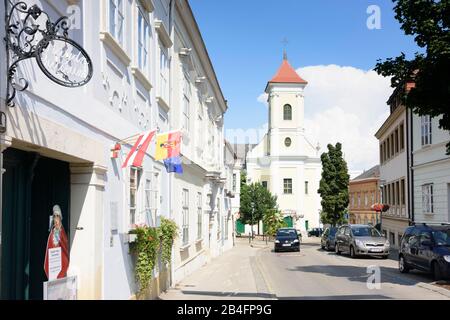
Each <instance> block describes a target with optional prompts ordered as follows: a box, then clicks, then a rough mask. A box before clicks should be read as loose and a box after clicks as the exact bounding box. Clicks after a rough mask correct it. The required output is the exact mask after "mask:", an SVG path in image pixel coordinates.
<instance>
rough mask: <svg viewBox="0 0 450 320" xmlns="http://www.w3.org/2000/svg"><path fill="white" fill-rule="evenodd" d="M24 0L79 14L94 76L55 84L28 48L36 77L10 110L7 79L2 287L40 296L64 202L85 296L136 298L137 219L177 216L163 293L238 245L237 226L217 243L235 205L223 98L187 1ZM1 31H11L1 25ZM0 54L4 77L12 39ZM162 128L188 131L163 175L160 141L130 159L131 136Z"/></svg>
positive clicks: (22, 68)
mask: <svg viewBox="0 0 450 320" xmlns="http://www.w3.org/2000/svg"><path fill="white" fill-rule="evenodd" d="M26 3H27V4H28V5H29V7H31V5H33V4H38V5H39V6H40V7H41V8H42V9H43V10H44V11H45V12H47V13H48V14H49V16H50V18H51V19H52V21H53V22H54V21H56V20H57V19H58V18H59V17H60V16H63V15H70V16H71V17H72V18H73V19H75V20H74V21H73V22H75V23H74V24H73V28H71V29H70V30H69V38H71V39H73V40H75V41H76V42H77V43H79V44H80V45H81V46H82V47H83V48H84V49H85V50H86V52H87V53H88V54H89V56H90V58H91V60H92V65H93V69H94V72H93V77H92V79H91V81H90V82H89V83H88V84H86V85H85V86H83V87H79V88H66V87H62V86H59V85H57V84H55V83H53V82H51V81H50V80H49V79H48V78H47V77H46V76H45V75H44V74H43V73H42V72H41V70H40V69H39V68H38V67H37V65H36V63H35V61H34V60H32V59H29V60H25V61H23V62H21V63H20V64H19V66H18V75H19V76H20V77H24V78H26V79H27V80H28V81H29V84H30V85H29V88H28V89H27V90H25V91H23V92H18V93H17V96H16V98H15V103H16V106H15V107H13V108H11V107H7V106H6V105H5V99H4V97H5V96H6V84H5V82H4V81H2V82H1V88H0V96H1V100H0V109H1V110H0V111H2V112H5V114H6V120H7V128H6V132H5V133H4V134H2V135H1V140H0V142H1V152H2V153H1V160H2V161H1V163H0V165H1V168H2V174H1V179H2V181H1V185H2V197H0V198H1V206H2V214H1V219H0V230H1V242H0V243H1V246H0V250H1V251H0V266H1V273H0V274H1V277H0V288H1V296H2V298H5V299H42V283H43V281H46V279H45V278H44V277H45V275H43V271H42V269H43V257H44V255H45V243H46V241H47V236H48V221H49V216H50V215H51V214H52V212H51V209H52V207H53V205H54V204H59V205H60V206H61V209H62V211H63V223H64V227H65V229H66V231H67V233H68V237H69V242H70V244H69V247H70V268H69V272H68V275H74V276H77V281H78V298H80V299H130V298H134V297H135V294H136V292H137V289H138V288H137V283H136V280H135V274H134V258H133V256H132V255H131V254H130V252H129V236H128V232H129V231H130V230H131V229H132V228H133V225H135V224H140V223H145V224H148V225H150V226H158V225H159V222H160V218H161V217H167V218H170V219H173V220H175V221H176V222H177V224H178V225H179V227H180V235H179V237H178V238H177V240H176V243H175V245H174V250H173V259H172V263H171V268H170V270H167V268H166V267H165V266H163V265H161V263H159V264H158V266H157V268H156V270H155V272H154V276H155V281H154V282H153V288H152V289H153V290H152V293H153V294H158V293H159V292H160V291H161V290H164V289H166V288H167V287H168V286H170V285H174V284H175V283H176V282H178V281H180V280H181V279H183V278H184V277H185V276H186V275H187V274H189V273H190V272H192V271H193V270H195V269H196V268H198V267H200V266H201V265H202V264H204V263H206V262H207V261H208V260H209V259H210V258H211V257H213V256H215V255H218V254H220V253H221V252H223V251H224V250H225V249H228V248H230V245H229V244H230V243H232V239H231V238H230V237H228V239H224V240H223V241H221V242H220V243H219V241H217V235H216V232H218V231H220V230H222V229H221V227H220V221H221V218H222V217H224V216H226V211H225V207H224V206H222V204H223V203H224V202H225V198H226V194H225V191H224V185H225V184H226V183H227V181H226V179H225V176H226V173H225V164H224V155H223V149H224V145H223V114H224V113H225V111H226V109H227V107H226V102H225V100H224V98H223V95H222V92H221V89H220V86H219V83H218V81H217V78H216V76H215V73H214V69H213V66H212V63H211V61H210V59H209V58H208V54H207V51H206V48H205V45H204V43H203V40H202V38H201V35H200V31H199V29H198V26H197V25H196V23H195V19H194V17H193V14H192V11H191V9H190V7H189V4H188V2H187V1H185V0H176V1H170V0H130V1H124V0H110V1H107V0H100V1H81V0H79V1H77V0H74V1H52V0H41V1H32V0H29V1H26ZM3 5H4V4H3V2H2V3H1V4H0V6H2V10H1V11H2V12H4V8H3ZM72 14H73V15H72ZM0 32H1V34H0V36H1V38H2V39H3V37H4V36H5V35H4V34H3V33H4V29H3V28H1V30H0ZM0 61H2V63H1V72H0V74H1V75H2V76H3V75H6V70H7V66H6V64H5V63H4V62H5V61H6V51H5V47H4V44H2V46H1V50H0ZM153 128H155V129H156V128H157V129H158V130H159V132H161V133H163V132H167V131H170V130H179V129H181V130H182V132H183V145H182V148H181V152H182V156H183V166H184V174H183V175H176V176H175V175H174V174H173V173H171V174H169V173H167V172H166V169H165V167H164V165H163V163H162V162H160V161H155V160H154V158H153V155H154V153H155V145H154V143H152V144H151V146H150V147H149V150H148V152H147V154H146V156H145V157H144V160H143V164H142V166H141V167H131V168H130V167H128V168H125V169H122V163H123V161H124V159H125V156H126V155H127V153H128V152H129V151H130V148H131V147H132V145H133V143H134V141H135V140H136V138H134V140H133V138H132V137H136V135H137V134H139V133H142V132H144V131H147V130H150V129H153ZM205 132H208V135H206V134H205ZM201 133H203V135H202V134H201ZM129 137H131V138H130V139H126V138H129ZM200 138H204V140H202V139H200ZM118 142H120V143H121V144H122V149H121V151H120V152H119V155H118V157H117V158H115V157H112V152H111V149H112V148H113V146H114V145H115V144H116V143H118ZM182 195H183V197H182ZM183 199H185V200H183ZM31 208H33V210H31ZM218 217H219V218H218ZM186 230H187V234H188V235H187V241H185V239H186V238H185V234H186ZM228 230H232V228H229V229H228ZM183 232H184V233H183Z"/></svg>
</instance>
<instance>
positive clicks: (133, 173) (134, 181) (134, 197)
mask: <svg viewBox="0 0 450 320" xmlns="http://www.w3.org/2000/svg"><path fill="white" fill-rule="evenodd" d="M141 175H142V170H141V169H140V168H135V167H131V168H130V185H129V191H130V206H129V207H130V211H129V212H130V226H132V225H134V224H136V222H137V220H136V218H137V217H136V214H137V212H138V211H137V210H138V208H137V203H138V191H139V184H140V180H141Z"/></svg>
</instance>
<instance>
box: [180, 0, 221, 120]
mask: <svg viewBox="0 0 450 320" xmlns="http://www.w3.org/2000/svg"><path fill="white" fill-rule="evenodd" d="M176 7H177V9H178V12H179V15H180V17H181V19H182V20H183V22H184V24H185V25H186V26H187V27H186V30H187V32H188V33H189V36H190V38H191V40H192V43H193V45H194V47H195V50H196V52H197V54H198V56H199V61H200V63H201V64H202V66H203V69H204V70H205V73H206V76H207V78H208V79H209V80H210V83H211V85H212V89H213V91H214V93H215V95H216V97H217V102H218V105H219V106H220V109H221V110H222V112H223V113H225V112H226V110H227V108H228V107H227V102H226V100H225V97H224V95H223V92H222V89H221V87H220V84H219V81H218V79H217V75H216V73H215V71H214V67H213V64H212V62H211V58H210V57H209V54H208V50H207V48H206V45H205V42H204V40H203V37H202V34H201V32H200V28H199V26H198V24H197V21H196V20H195V17H194V14H193V12H192V9H191V6H190V5H189V2H188V1H186V0H182V1H176Z"/></svg>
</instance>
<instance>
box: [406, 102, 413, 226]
mask: <svg viewBox="0 0 450 320" xmlns="http://www.w3.org/2000/svg"><path fill="white" fill-rule="evenodd" d="M409 122H410V127H411V128H410V129H409V130H408V135H407V136H409V135H411V136H410V138H411V147H410V150H408V155H410V159H411V160H410V161H411V163H410V164H409V167H408V173H409V174H410V179H411V181H410V182H409V185H410V188H409V189H410V197H409V198H410V201H408V202H409V210H410V211H411V224H412V223H414V221H415V217H414V170H413V169H412V167H413V166H414V155H413V149H414V147H413V146H414V143H413V142H414V135H413V112H412V110H409ZM406 123H407V124H408V121H406Z"/></svg>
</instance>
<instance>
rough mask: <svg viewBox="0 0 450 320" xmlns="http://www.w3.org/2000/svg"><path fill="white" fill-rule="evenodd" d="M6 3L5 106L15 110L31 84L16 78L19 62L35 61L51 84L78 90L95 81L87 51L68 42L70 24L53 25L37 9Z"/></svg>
mask: <svg viewBox="0 0 450 320" xmlns="http://www.w3.org/2000/svg"><path fill="white" fill-rule="evenodd" d="M4 1H5V29H6V30H5V31H6V32H5V34H6V36H5V42H6V57H7V66H8V72H7V93H6V95H7V97H6V104H7V105H8V106H9V107H14V105H15V103H14V99H15V97H16V93H17V91H24V90H26V89H27V88H28V81H27V80H26V79H25V78H23V77H21V76H19V75H18V74H17V66H18V64H19V63H20V62H22V61H24V60H27V59H31V58H35V59H36V62H37V64H38V66H39V68H40V69H41V70H42V72H43V73H44V74H45V75H46V76H47V77H48V78H50V80H52V81H54V82H56V83H58V84H59V85H62V86H65V87H72V88H73V87H79V86H83V85H85V84H86V83H88V82H89V80H90V79H91V78H92V74H93V68H92V62H91V59H90V57H89V55H88V54H87V53H86V51H85V50H84V49H83V48H82V47H81V46H80V45H79V44H78V43H76V42H75V41H73V40H71V39H69V38H68V30H69V28H70V21H69V18H68V17H65V16H64V17H61V18H59V19H58V20H56V22H54V23H52V22H51V19H50V16H49V15H48V14H47V13H46V12H44V11H43V10H42V9H41V8H39V7H38V6H37V5H33V6H31V7H29V5H28V4H27V3H25V2H24V1H16V0H4Z"/></svg>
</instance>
